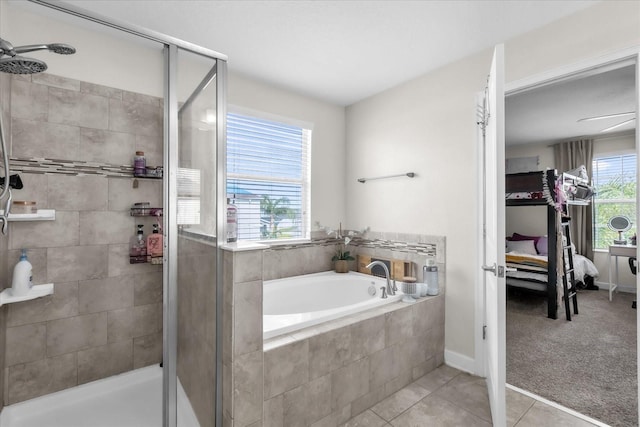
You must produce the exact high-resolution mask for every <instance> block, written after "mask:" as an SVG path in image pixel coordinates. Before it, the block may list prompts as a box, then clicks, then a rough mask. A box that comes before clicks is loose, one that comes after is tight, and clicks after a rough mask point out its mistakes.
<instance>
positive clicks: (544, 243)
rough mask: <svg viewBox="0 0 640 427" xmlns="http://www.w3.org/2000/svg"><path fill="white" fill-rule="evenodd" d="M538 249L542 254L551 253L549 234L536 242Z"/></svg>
mask: <svg viewBox="0 0 640 427" xmlns="http://www.w3.org/2000/svg"><path fill="white" fill-rule="evenodd" d="M536 250H537V251H538V253H539V254H540V255H549V238H548V237H547V236H540V239H539V240H538V242H537V243H536Z"/></svg>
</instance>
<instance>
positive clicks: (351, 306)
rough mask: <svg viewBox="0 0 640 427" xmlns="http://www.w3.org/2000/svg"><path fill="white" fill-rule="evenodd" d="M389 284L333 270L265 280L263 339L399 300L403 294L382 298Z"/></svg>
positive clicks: (357, 274) (352, 273) (356, 274)
mask: <svg viewBox="0 0 640 427" xmlns="http://www.w3.org/2000/svg"><path fill="white" fill-rule="evenodd" d="M386 284H387V281H386V279H382V278H379V277H374V276H369V275H367V274H361V273H356V272H349V273H335V272H333V271H325V272H322V273H315V274H306V275H303V276H295V277H287V278H284V279H277V280H268V281H265V282H264V291H263V300H264V302H263V315H264V317H263V338H264V339H267V338H272V337H275V336H278V335H281V334H285V333H290V332H293V331H297V330H299V329H302V328H306V327H308V326H313V325H317V324H319V323H322V322H326V321H328V320H333V319H338V318H340V317H344V316H346V315H349V314H353V313H358V312H361V311H364V310H368V309H370V308H373V307H378V306H380V305H384V304H389V303H392V302H395V301H399V300H400V299H401V298H402V292H400V291H398V292H396V295H389V297H388V298H386V299H382V298H380V296H381V295H382V291H381V290H380V288H381V287H383V286H386Z"/></svg>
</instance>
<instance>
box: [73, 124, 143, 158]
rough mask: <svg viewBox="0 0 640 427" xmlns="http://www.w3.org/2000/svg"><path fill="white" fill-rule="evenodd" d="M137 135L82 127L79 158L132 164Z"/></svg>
mask: <svg viewBox="0 0 640 427" xmlns="http://www.w3.org/2000/svg"><path fill="white" fill-rule="evenodd" d="M135 141H136V138H135V135H133V134H131V133H123V132H110V131H107V130H103V129H89V128H81V129H80V144H79V150H78V160H85V161H88V162H100V163H107V164H114V165H132V164H133V156H134V154H135Z"/></svg>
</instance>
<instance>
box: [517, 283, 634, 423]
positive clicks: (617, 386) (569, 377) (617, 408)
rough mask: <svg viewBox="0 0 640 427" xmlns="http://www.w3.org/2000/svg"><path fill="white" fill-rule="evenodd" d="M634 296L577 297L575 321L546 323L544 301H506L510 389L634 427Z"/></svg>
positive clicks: (528, 297) (531, 297)
mask: <svg viewBox="0 0 640 427" xmlns="http://www.w3.org/2000/svg"><path fill="white" fill-rule="evenodd" d="M634 298H635V295H632V294H626V293H618V294H614V296H613V301H612V302H609V300H608V292H606V291H604V290H600V291H587V290H583V291H580V292H579V294H578V310H579V313H580V314H578V315H577V316H572V319H573V321H571V322H567V321H566V318H565V315H564V306H562V307H561V308H560V309H559V311H558V314H559V318H558V319H557V320H552V319H548V318H547V317H546V301H545V299H544V298H543V297H541V296H538V295H535V294H531V293H525V292H522V291H519V290H510V291H509V292H508V294H507V383H509V384H512V385H514V386H516V387H520V388H522V389H524V390H527V391H530V392H532V393H535V394H537V395H539V396H542V397H545V398H547V399H549V400H551V401H554V402H557V403H559V404H561V405H563V406H566V407H568V408H571V409H574V410H576V411H578V412H580V413H583V414H586V415H588V416H590V417H592V418H595V419H597V420H600V421H602V422H604V423H606V424H610V425H612V426H637V425H638V405H637V383H638V382H637V374H636V372H637V369H636V310H633V309H632V308H631V302H632V301H633V299H634Z"/></svg>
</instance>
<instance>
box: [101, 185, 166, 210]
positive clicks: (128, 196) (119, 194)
mask: <svg viewBox="0 0 640 427" xmlns="http://www.w3.org/2000/svg"><path fill="white" fill-rule="evenodd" d="M108 181H109V210H111V211H127V212H128V211H129V209H130V208H131V206H132V205H133V204H134V203H137V202H149V203H151V206H152V207H160V208H161V207H162V180H150V179H139V180H138V188H133V178H108Z"/></svg>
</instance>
